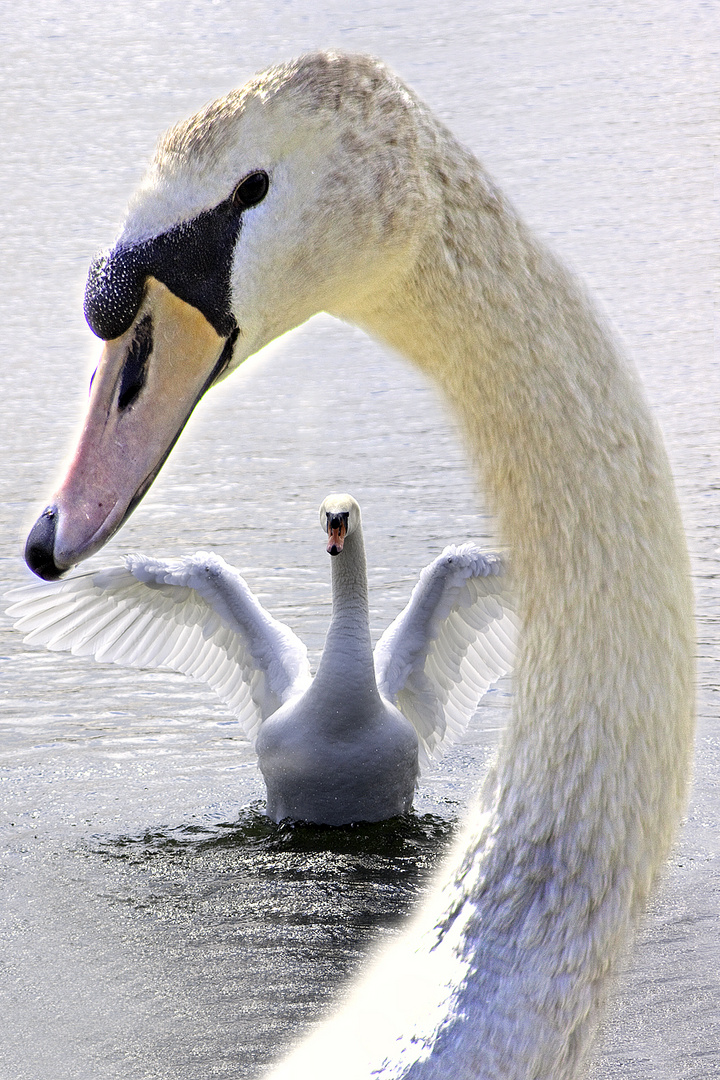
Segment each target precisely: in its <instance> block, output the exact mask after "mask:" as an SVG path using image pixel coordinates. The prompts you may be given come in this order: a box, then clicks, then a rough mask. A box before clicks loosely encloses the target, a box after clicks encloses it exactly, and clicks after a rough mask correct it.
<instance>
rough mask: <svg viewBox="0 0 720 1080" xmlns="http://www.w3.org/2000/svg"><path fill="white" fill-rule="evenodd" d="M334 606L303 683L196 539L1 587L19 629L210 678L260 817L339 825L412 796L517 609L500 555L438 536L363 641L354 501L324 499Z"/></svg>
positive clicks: (507, 650) (456, 725) (275, 626)
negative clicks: (438, 550) (235, 725)
mask: <svg viewBox="0 0 720 1080" xmlns="http://www.w3.org/2000/svg"><path fill="white" fill-rule="evenodd" d="M320 523H321V525H322V527H323V530H324V531H325V532H326V534H327V536H328V537H329V540H328V545H327V550H328V552H329V553H330V555H333V556H335V558H333V562H332V596H333V615H332V621H331V623H330V628H329V630H328V634H327V638H326V641H325V648H324V650H323V654H322V657H321V660H320V664H319V666H318V670H317V675H316V676H315V679H311V677H310V668H309V665H308V660H307V650H306V648H305V646H304V645H303V643H302V642H301V641H300V639H299V638H298V637H296V636H295V634H294V633H293V632H292V630H291V629H290V628H289V627H288V626H285V624H284V623H281V622H278V621H277V620H276V619H273V618H272V617H271V616H270V615H269V614H268V612H267V611H265V609H264V608H263V606H262V605H261V604H260V602H259V600H258V599H257V598H256V597H255V596H253V594H252V593H251V592H250V589H249V588H248V586H247V584H246V583H245V581H244V580H243V578H242V577H241V576H240V574H239V573H238V571H237V570H235V569H234V568H233V567H231V566H228V564H227V563H226V562H225V561H224V560H223V559H221V558H220V557H219V556H218V555H214V554H208V553H207V552H203V551H199V552H197V553H196V554H195V555H190V556H186V557H185V558H183V559H180V560H175V561H172V562H170V561H167V560H160V559H154V558H147V557H146V556H144V555H139V554H134V555H128V556H127V557H126V559H125V564H124V566H118V567H111V568H109V569H105V570H99V571H97V570H96V571H92V572H90V573H87V574H81V575H78V576H76V577H72V578H68V579H67V580H66V581H62V582H53V583H51V584H45V585H41V584H39V583H38V584H35V585H27V586H24V587H22V588H20V589H14V590H12V591H11V592H9V593H8V594H7V596H6V599H8V600H11V601H13V603H12V604H11V606H10V608H9V609H8V613H9V614H10V615H11V616H12V617H13V618H14V619H15V620H16V627H17V629H18V630H21V631H23V632H25V633H26V635H27V636H26V639H25V640H26V641H27V642H28V643H34V644H39V645H47V646H48V647H49V648H50V649H55V650H60V649H67V650H69V651H70V652H73V653H75V655H80V656H88V655H91V656H94V657H95V658H96V659H98V660H101V661H107V662H111V661H112V662H114V663H118V664H127V665H130V666H132V667H144V668H148V667H168V668H171V669H173V670H175V671H182V672H184V673H185V674H187V675H192V676H194V677H195V678H196V679H200V680H201V681H202V682H206V683H208V684H209V685H210V686H211V687H213V689H214V690H216V691H217V693H218V694H219V696H220V697H221V698H222V699H223V701H225V702H226V703H227V704H228V705H229V706H230V708H231V709H232V710H233V712H234V713H235V715H236V716H237V717H238V719H239V720H240V722H241V723H242V725H243V728H244V730H245V732H246V734H247V736H248V737H249V738H250V740H251V741H252V742H253V744H254V745H255V748H256V750H257V755H258V765H259V766H260V771H261V772H262V774H263V777H264V779H265V786H266V788H267V813H268V816H269V817H271V818H273V820H274V821H282V820H283V818H295V819H296V820H303V821H314V822H318V823H322V824H326V825H343V824H346V823H347V822H351V821H382V820H384V819H385V818H390V817H395V816H396V815H397V814H404V813H406V812H407V811H408V810H409V809H410V807H411V806H412V801H413V795H414V792H415V786H416V782H417V778H418V767H419V764H426V763H427V762H428V760H429V759H430V758H431V757H437V756H439V755H440V754H442V752H443V751H444V750H445V748H446V747H447V746H449V745H450V744H451V743H452V742H454V741H455V740H456V739H457V738H459V737H460V735H461V734H462V732H463V731H464V730H465V728H466V727H467V724H468V722H469V720H470V718H471V717H472V715H473V713H474V712H475V709H476V708H477V705H478V703H479V701H480V698H481V697H482V696H483V694H484V693H485V691H486V690H487V689H488V687H489V686H490V684H491V683H493V682H495V681H496V680H497V679H499V678H500V676H502V675H505V674H507V673H508V672H509V671H510V669H511V667H512V657H513V651H514V638H515V630H516V623H515V616H514V611H513V606H512V601H511V600H510V598H509V595H508V593H507V589H506V587H505V585H504V579H503V577H502V576H501V574H502V563H501V561H500V559H499V558H498V557H497V556H496V555H484V554H483V553H482V552H481V551H480V550H479V549H478V548H476V547H474V546H473V545H472V544H463V545H462V546H461V547H448V548H446V549H445V551H443V553H442V555H440V556H439V557H438V558H437V559H435V561H434V562H432V563H431V564H430V565H429V566H426V567H425V569H424V570H423V571H422V573H421V575H420V580H419V581H418V583H417V585H416V586H415V589H414V590H413V594H412V597H411V599H410V602H409V603H408V605H407V607H405V609H404V610H403V611H402V612H401V614H400V615H398V617H397V619H395V621H394V622H393V623H392V624H391V625H390V626H389V627H388V629H387V630H386V631H385V633H384V634H383V635H382V637H381V638H380V640H379V641H378V643H377V646H376V647H375V651H374V653H373V650H372V646H371V643H370V621H369V608H368V590H367V567H366V562H365V545H364V542H363V534H362V524H361V515H360V507H359V506H358V504H357V502H356V501H355V499H353V497H352V496H351V495H347V494H339V495H328V497H327V498H326V499H325V500H324V501H323V503H322V506H321V507H320Z"/></svg>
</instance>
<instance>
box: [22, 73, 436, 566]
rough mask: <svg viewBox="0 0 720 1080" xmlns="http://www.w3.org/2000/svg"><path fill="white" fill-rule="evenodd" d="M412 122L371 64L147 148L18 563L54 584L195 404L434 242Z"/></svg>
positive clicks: (100, 535)
mask: <svg viewBox="0 0 720 1080" xmlns="http://www.w3.org/2000/svg"><path fill="white" fill-rule="evenodd" d="M419 112H420V110H419V109H418V108H417V107H416V106H415V101H414V98H413V97H412V95H411V94H410V92H409V91H408V90H407V88H406V87H405V86H404V85H403V84H402V82H400V80H398V79H397V77H396V76H394V75H393V74H392V73H391V72H389V71H388V70H387V69H386V68H385V67H384V65H382V64H381V63H380V62H378V61H375V60H372V59H370V58H368V57H360V56H343V55H337V54H333V53H322V54H315V55H310V56H305V57H301V58H300V59H299V60H297V61H294V62H291V63H289V64H284V65H280V66H279V67H276V68H273V69H271V70H269V71H267V72H265V73H263V74H261V75H258V76H257V77H256V78H254V79H252V80H251V81H250V82H249V83H248V84H247V85H246V86H244V87H243V88H242V89H240V90H236V91H233V92H231V93H230V94H228V95H227V96H226V97H224V98H222V99H220V100H218V101H215V102H213V103H211V104H210V105H207V106H206V107H205V108H204V109H202V110H201V111H200V112H198V113H197V114H196V115H194V116H192V117H190V119H188V120H186V121H183V122H182V123H179V124H177V125H176V126H175V127H174V128H172V129H171V130H170V131H169V132H168V133H167V134H166V135H165V136H164V137H163V139H162V140H161V141H160V144H159V146H158V149H157V151H156V154H155V157H154V159H153V160H152V162H151V164H150V167H149V169H148V172H147V174H146V176H145V178H144V180H143V182H142V183H141V185H140V187H139V189H138V191H137V192H136V194H135V196H134V198H133V200H132V201H131V203H130V206H129V209H128V214H127V217H126V220H125V222H124V224H123V226H122V229H121V231H120V234H119V236H118V238H117V240H116V242H115V244H114V245H113V247H112V248H111V249H110V250H109V251H107V252H104V253H103V254H102V255H100V256H98V258H97V259H96V260H95V261H94V263H93V264H92V266H91V268H90V272H89V275H88V282H87V288H86V296H85V314H86V317H87V320H88V323H89V325H90V327H91V329H92V330H93V331H94V332H95V333H96V334H97V335H98V337H100V338H102V339H103V340H104V341H105V346H104V349H103V351H102V355H101V358H100V360H99V363H98V367H97V371H96V373H95V376H94V378H93V380H92V383H91V394H90V402H89V406H88V412H87V415H86V419H85V423H84V428H83V430H82V433H81V435H80V440H79V443H78V446H77V449H76V452H75V455H74V457H73V459H72V461H71V463H70V466H69V469H68V472H67V474H66V476H65V478H64V479H63V480H62V482H61V484H60V486H59V488H58V489H57V491H56V493H55V495H54V496H53V499H52V502H51V504H50V505H49V506H48V507H47V508H46V510H45V511H44V512H43V514H42V515H41V516H40V518H39V519H38V521H37V522H36V524H35V526H34V527H33V529H32V531H31V533H30V535H29V537H28V541H27V545H26V560H27V562H28V565H29V566H30V568H31V569H32V570H33V571H34V572H35V573H37V574H39V575H40V576H41V577H45V578H48V579H50V578H56V577H59V576H60V575H61V574H63V573H64V572H65V571H66V570H68V569H69V568H70V567H71V566H73V565H74V564H75V563H76V562H78V561H79V560H80V559H84V558H87V557H88V556H89V555H91V554H92V553H93V552H94V551H96V550H98V549H99V548H100V547H101V546H102V545H103V544H104V543H105V542H106V541H107V540H108V539H109V538H110V537H111V536H112V535H113V533H114V532H116V531H117V529H119V528H120V526H121V525H122V523H123V521H124V520H125V519H126V517H127V516H128V514H129V513H130V512H131V511H132V509H133V508H134V507H135V506H136V505H137V503H138V502H139V501H140V499H141V498H142V497H143V495H144V494H145V492H146V491H147V490H148V488H149V487H150V485H151V484H152V482H153V480H154V478H155V476H156V475H157V473H158V471H159V470H160V468H161V466H162V464H163V462H164V461H165V458H166V457H167V455H168V454H169V453H170V450H171V449H172V447H173V445H174V443H175V440H176V439H177V437H178V435H179V434H180V432H181V430H182V428H183V426H184V425H185V423H186V421H187V419H188V417H189V416H190V413H191V412H192V410H193V408H194V406H195V405H196V403H197V401H198V400H199V398H200V397H201V396H202V395H203V394H204V393H205V391H206V390H207V389H208V387H210V386H211V385H213V384H214V383H215V382H217V381H218V380H219V379H220V378H221V377H223V376H225V375H226V374H227V373H228V372H229V371H231V370H232V369H233V368H235V367H237V366H238V364H240V363H242V361H243V360H245V359H246V358H247V357H248V356H250V355H251V354H252V353H255V352H257V350H258V349H260V348H262V347H263V346H264V345H266V344H267V343H268V342H270V341H272V340H273V339H274V338H276V337H278V336H279V335H280V334H283V333H285V332H286V331H288V330H290V329H292V328H293V327H295V326H298V325H299V324H301V323H302V322H304V321H305V320H306V319H308V318H309V317H310V316H311V315H314V314H315V313H317V312H318V311H329V312H331V313H333V314H337V315H340V316H342V317H345V318H349V319H351V320H352V321H356V322H360V323H362V322H363V318H362V313H363V311H371V310H373V307H374V306H377V304H378V302H379V301H381V300H383V299H384V298H385V297H386V295H387V292H388V291H389V289H390V287H391V284H392V283H393V282H396V281H398V280H399V279H400V278H401V277H402V276H404V275H405V274H407V273H408V271H409V268H410V266H411V265H412V262H413V257H414V253H415V252H416V251H417V249H418V247H419V243H420V239H419V237H420V236H424V235H425V233H426V232H427V230H428V229H430V228H432V224H433V223H432V222H431V221H430V220H429V214H428V189H432V190H434V188H433V185H432V183H431V182H430V180H429V179H428V175H427V174H428V170H427V168H426V167H425V166H424V165H422V164H421V163H422V162H423V161H424V156H423V154H422V150H421V147H420V136H419V129H420V126H421V125H419V123H418V119H417V114H419Z"/></svg>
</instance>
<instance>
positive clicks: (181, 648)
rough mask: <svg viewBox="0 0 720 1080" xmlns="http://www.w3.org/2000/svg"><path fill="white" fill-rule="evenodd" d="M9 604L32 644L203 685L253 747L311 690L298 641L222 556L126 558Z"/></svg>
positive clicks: (25, 590)
mask: <svg viewBox="0 0 720 1080" xmlns="http://www.w3.org/2000/svg"><path fill="white" fill-rule="evenodd" d="M6 599H7V600H11V601H13V603H12V605H11V607H9V608H8V614H9V615H11V616H12V617H13V618H14V619H15V620H16V629H18V630H21V631H23V632H24V633H25V634H26V637H25V640H26V641H27V642H28V643H35V644H40V645H47V647H48V648H50V649H58V650H62V649H67V650H68V651H70V652H73V653H75V654H76V655H78V656H94V657H95V659H96V660H100V661H106V662H113V663H116V664H124V665H127V666H130V667H142V668H160V667H163V668H171V669H172V670H173V671H181V672H183V673H184V674H186V675H192V676H193V677H194V678H196V679H200V680H201V681H202V682H206V683H208V685H209V686H211V687H212V688H213V690H215V691H216V693H217V694H218V695H219V696H220V697H221V698H222V700H223V701H224V702H225V703H226V704H227V705H228V706H229V707H230V709H231V710H232V711H233V712H234V713H235V715H236V716H237V718H238V719H239V720H240V722H241V724H242V726H243V728H244V729H245V731H246V733H247V735H248V737H249V738H250V739H251V740H252V741H254V740H255V738H256V736H257V733H258V730H259V728H260V725H261V723H262V721H263V720H264V719H266V718H267V717H268V716H270V715H271V713H273V712H275V710H276V709H277V708H279V706H280V705H281V704H282V703H283V702H284V701H287V700H288V698H290V697H293V696H294V695H295V694H298V693H300V692H302V691H303V690H304V689H305V688H306V687H307V686H308V685H309V683H310V668H309V665H308V660H307V650H306V648H305V646H304V645H303V643H302V642H301V641H300V639H299V638H298V637H296V636H295V634H294V633H293V632H292V630H290V628H289V627H287V626H285V624H284V623H281V622H278V621H277V619H273V618H272V616H271V615H269V614H268V612H267V611H265V609H264V608H263V606H262V605H261V604H260V602H259V601H258V600H257V598H256V597H255V596H254V595H253V594H252V593H251V592H250V589H249V588H248V586H247V584H246V583H245V581H244V580H243V578H242V577H241V576H240V574H239V573H238V572H237V570H235V569H234V568H233V567H231V566H229V565H228V564H227V563H226V562H225V561H224V560H223V559H221V558H220V557H219V556H218V555H213V554H208V553H206V552H203V551H198V552H197V553H196V554H195V555H189V556H186V557H185V558H183V559H179V560H177V561H172V562H170V561H164V560H161V559H152V558H148V557H147V556H145V555H140V554H133V555H128V556H126V558H125V565H124V566H117V567H112V568H110V569H106V570H99V571H98V570H96V571H92V572H89V573H85V574H80V575H78V576H76V577H71V578H68V579H67V580H65V581H61V582H54V583H43V584H40V583H38V584H33V585H27V586H24V587H22V588H19V589H13V590H12V591H11V592H9V593H8V594H7V595H6Z"/></svg>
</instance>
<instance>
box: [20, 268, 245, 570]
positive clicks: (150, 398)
mask: <svg viewBox="0 0 720 1080" xmlns="http://www.w3.org/2000/svg"><path fill="white" fill-rule="evenodd" d="M233 340H234V339H232V338H227V339H226V338H222V337H220V336H219V335H218V334H217V333H216V331H215V330H214V329H213V327H212V326H211V325H210V323H209V322H208V321H207V320H206V318H205V316H204V315H202V314H201V312H200V311H198V309H197V308H195V307H193V306H192V305H190V304H187V303H185V302H184V301H183V300H180V299H178V297H177V296H175V295H174V293H172V292H170V290H169V289H168V288H167V287H166V286H165V285H163V284H162V283H161V282H159V281H158V280H157V279H155V278H152V277H150V278H148V279H147V283H146V289H145V295H144V298H143V302H142V304H141V305H140V308H139V310H138V313H137V316H136V318H135V321H134V322H133V324H132V326H131V327H130V328H129V329H128V330H126V332H125V333H124V334H122V336H121V337H118V338H114V339H113V340H112V341H108V342H106V344H105V347H104V349H103V351H102V355H101V357H100V362H99V364H98V368H97V371H96V373H95V376H94V378H93V382H92V386H91V392H90V402H89V405H88V411H87V415H86V417H85V422H84V425H83V429H82V433H81V435H80V440H79V442H78V445H77V449H76V451H75V454H74V456H73V458H72V461H71V462H70V467H69V468H68V471H67V474H66V476H65V478H64V480H63V481H62V483H61V484H60V487H59V488H58V490H57V491H56V492H55V495H54V497H53V500H52V504H51V505H50V506H49V507H48V508H47V509H46V510H45V511H44V512H43V514H42V515H41V516H40V518H39V519H38V521H37V522H36V523H35V525H34V527H33V529H32V530H31V532H30V535H29V537H28V540H27V545H26V548H25V558H26V561H27V563H28V566H29V567H30V569H31V570H33V571H34V572H35V573H36V574H39V576H40V577H44V578H47V579H53V578H57V577H60V575H61V574H63V573H64V572H65V571H66V570H68V569H69V568H70V567H71V566H73V565H74V564H75V563H77V562H79V561H80V560H81V559H85V558H87V557H88V556H89V555H92V553H93V552H95V551H97V550H98V548H100V547H102V545H103V544H104V543H105V542H106V541H107V540H108V539H109V538H110V537H111V536H112V535H113V533H115V532H116V531H117V529H119V528H120V526H121V525H122V523H123V521H124V520H125V518H126V517H127V516H128V515H129V514H130V513H131V512H132V510H133V509H134V508H135V506H136V505H137V504H138V502H139V501H140V500H141V499H142V497H143V495H144V494H145V492H146V491H147V490H148V488H149V487H150V485H151V484H152V482H153V480H154V479H155V477H156V475H157V473H158V471H159V470H160V468H161V466H162V464H163V462H164V461H165V458H166V457H167V455H168V454H169V453H170V450H171V449H172V447H173V445H174V444H175V441H176V439H177V438H178V436H179V435H180V432H181V431H182V429H183V427H184V426H185V424H186V422H187V420H188V418H189V416H190V414H191V412H192V411H193V409H194V407H195V405H196V404H197V402H198V400H199V399H200V397H202V395H203V393H204V392H205V390H206V389H207V388H208V387H209V386H210V385H211V383H212V382H213V381H214V379H215V378H216V377H217V375H218V374H219V370H220V369H221V368H222V367H223V366H224V362H226V361H227V359H229V355H226V349H227V348H228V347H230V348H231V346H232V341H233Z"/></svg>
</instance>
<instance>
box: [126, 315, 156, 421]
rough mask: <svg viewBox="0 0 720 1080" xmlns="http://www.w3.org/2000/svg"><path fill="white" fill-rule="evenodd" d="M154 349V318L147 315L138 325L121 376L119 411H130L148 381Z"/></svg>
mask: <svg viewBox="0 0 720 1080" xmlns="http://www.w3.org/2000/svg"><path fill="white" fill-rule="evenodd" d="M152 347H153V328H152V318H151V317H150V315H146V316H145V317H144V318H143V319H141V320H140V322H139V323H138V325H137V327H136V329H135V334H134V336H133V339H132V343H131V345H130V348H129V349H128V353H127V356H126V358H125V363H124V364H123V369H122V374H121V376H120V391H119V393H118V409H119V410H120V411H121V412H122V411H123V410H124V409H129V408H130V406H131V405H132V404H133V402H134V401H136V399H137V397H138V394H139V393H140V391H141V390H142V388H143V386H144V385H145V382H146V380H147V369H148V361H149V359H150V353H151V352H152Z"/></svg>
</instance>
